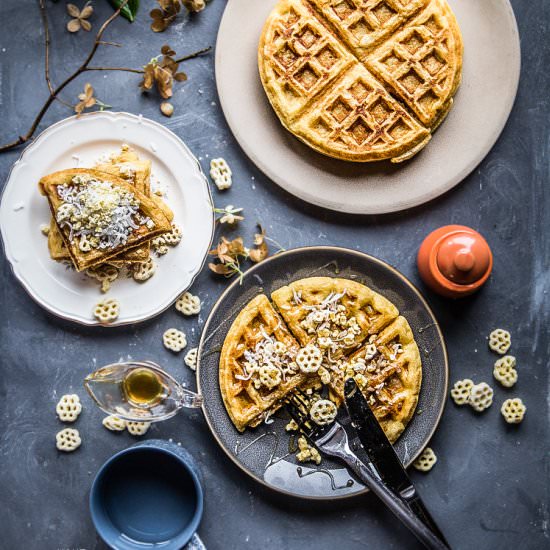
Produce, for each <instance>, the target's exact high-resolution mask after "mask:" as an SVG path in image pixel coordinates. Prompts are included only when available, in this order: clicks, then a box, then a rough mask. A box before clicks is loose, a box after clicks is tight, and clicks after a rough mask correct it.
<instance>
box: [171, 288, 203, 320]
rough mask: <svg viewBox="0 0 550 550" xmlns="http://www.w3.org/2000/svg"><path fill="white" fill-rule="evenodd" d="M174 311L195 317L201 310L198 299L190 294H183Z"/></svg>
mask: <svg viewBox="0 0 550 550" xmlns="http://www.w3.org/2000/svg"><path fill="white" fill-rule="evenodd" d="M176 309H177V310H178V311H179V312H181V313H183V314H184V315H197V314H198V313H200V310H201V301H200V298H199V297H198V296H193V294H191V293H190V292H184V293H183V294H182V295H181V296H180V297H179V298H178V301H177V302H176Z"/></svg>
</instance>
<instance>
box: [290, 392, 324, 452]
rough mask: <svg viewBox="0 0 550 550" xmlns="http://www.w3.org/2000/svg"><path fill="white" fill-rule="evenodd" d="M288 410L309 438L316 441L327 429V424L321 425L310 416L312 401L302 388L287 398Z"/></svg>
mask: <svg viewBox="0 0 550 550" xmlns="http://www.w3.org/2000/svg"><path fill="white" fill-rule="evenodd" d="M286 405H287V410H288V412H289V414H290V416H291V417H292V419H293V420H294V421H295V422H296V424H298V428H299V430H300V432H302V433H303V434H304V435H305V436H306V437H307V438H308V439H311V440H313V441H315V439H318V438H319V437H321V436H322V435H323V434H324V433H326V431H327V427H326V426H319V425H318V424H315V422H312V421H311V419H310V417H309V409H310V406H311V405H310V403H309V399H308V396H307V395H306V394H305V393H303V392H302V391H301V390H296V391H294V392H293V393H291V394H290V395H289V396H288V397H287V400H286Z"/></svg>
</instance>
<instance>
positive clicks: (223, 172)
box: [210, 158, 233, 191]
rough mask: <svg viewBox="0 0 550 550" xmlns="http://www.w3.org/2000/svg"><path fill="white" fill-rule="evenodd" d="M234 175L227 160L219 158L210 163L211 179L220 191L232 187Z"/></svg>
mask: <svg viewBox="0 0 550 550" xmlns="http://www.w3.org/2000/svg"><path fill="white" fill-rule="evenodd" d="M232 175H233V174H232V172H231V168H229V165H228V164H227V162H226V161H225V159H223V158H217V159H212V160H211V161H210V177H211V178H212V181H213V182H214V183H215V184H216V187H217V188H218V189H219V190H220V191H223V190H224V189H229V188H230V187H231V185H232V184H233V179H232Z"/></svg>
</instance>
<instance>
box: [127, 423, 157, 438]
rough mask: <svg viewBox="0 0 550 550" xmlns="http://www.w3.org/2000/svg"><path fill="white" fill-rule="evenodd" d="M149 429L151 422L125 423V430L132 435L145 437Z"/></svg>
mask: <svg viewBox="0 0 550 550" xmlns="http://www.w3.org/2000/svg"><path fill="white" fill-rule="evenodd" d="M150 427H151V422H134V421H132V420H128V422H126V429H127V430H128V432H130V434H132V435H145V434H146V433H147V431H148V430H149V428H150Z"/></svg>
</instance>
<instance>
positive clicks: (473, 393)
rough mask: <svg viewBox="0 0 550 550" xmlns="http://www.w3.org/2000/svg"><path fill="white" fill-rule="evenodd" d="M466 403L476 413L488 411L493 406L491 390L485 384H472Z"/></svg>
mask: <svg viewBox="0 0 550 550" xmlns="http://www.w3.org/2000/svg"><path fill="white" fill-rule="evenodd" d="M468 403H469V405H470V406H471V407H472V408H473V409H474V410H476V411H477V412H482V411H484V410H485V409H488V408H489V407H490V406H491V405H492V404H493V388H491V386H489V384H487V383H486V382H481V383H479V384H474V385H473V386H472V389H471V390H470V397H469V399H468Z"/></svg>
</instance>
